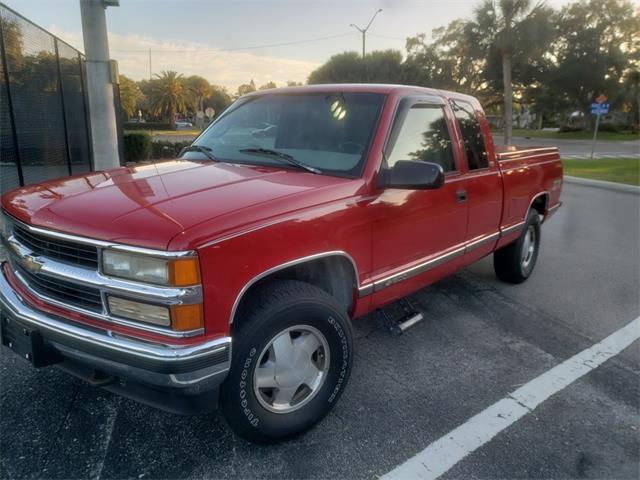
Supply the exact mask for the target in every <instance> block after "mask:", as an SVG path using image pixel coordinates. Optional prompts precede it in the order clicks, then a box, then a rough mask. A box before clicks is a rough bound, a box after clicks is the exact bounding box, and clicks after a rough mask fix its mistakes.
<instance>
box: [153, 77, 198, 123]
mask: <svg viewBox="0 0 640 480" xmlns="http://www.w3.org/2000/svg"><path fill="white" fill-rule="evenodd" d="M149 83H150V90H151V91H150V96H149V107H150V109H151V113H152V114H153V115H157V116H159V117H161V118H162V119H163V120H164V121H167V122H173V121H174V119H175V116H176V113H186V111H187V102H188V93H187V90H186V88H185V87H184V77H183V76H182V75H181V74H179V73H177V72H175V71H173V70H169V71H163V72H162V73H161V74H160V75H157V74H156V78H155V79H153V80H152V81H150V82H149Z"/></svg>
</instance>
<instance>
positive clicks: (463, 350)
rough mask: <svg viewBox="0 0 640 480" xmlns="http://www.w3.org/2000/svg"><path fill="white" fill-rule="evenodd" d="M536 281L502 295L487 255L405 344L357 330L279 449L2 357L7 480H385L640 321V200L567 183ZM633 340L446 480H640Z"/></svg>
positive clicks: (436, 302)
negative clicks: (318, 409) (315, 419)
mask: <svg viewBox="0 0 640 480" xmlns="http://www.w3.org/2000/svg"><path fill="white" fill-rule="evenodd" d="M563 201H564V206H563V208H561V209H560V211H559V212H558V214H557V215H556V216H555V217H554V218H553V219H552V220H550V221H549V223H548V224H546V225H544V226H543V233H542V242H543V243H542V251H541V255H540V258H539V259H538V264H537V267H536V271H535V273H534V275H533V277H532V278H531V279H529V281H527V282H526V283H525V284H522V285H517V286H513V285H505V284H502V283H500V282H499V281H498V280H497V279H496V278H495V277H494V275H493V270H492V263H491V259H490V258H487V259H484V260H483V261H481V262H479V263H478V264H476V265H474V266H472V267H471V268H469V269H467V270H465V271H463V272H460V273H459V274H457V275H454V276H452V277H450V278H448V279H445V280H443V281H441V282H439V283H438V284H436V285H433V286H432V287H429V288H425V289H423V290H422V291H420V292H418V293H416V294H414V295H412V297H411V298H412V300H413V301H414V302H415V304H416V305H418V306H419V308H420V309H421V311H423V312H424V314H425V317H426V319H425V320H424V321H423V322H421V323H419V324H418V325H416V326H415V327H414V328H412V329H410V330H408V331H407V332H406V333H405V334H404V335H403V336H401V337H393V336H391V335H390V334H388V333H386V332H385V331H383V330H382V329H381V328H380V327H379V321H378V317H377V315H370V316H367V317H365V318H362V319H358V320H357V321H356V322H355V330H356V334H357V340H356V342H355V346H356V359H355V362H354V369H353V372H352V376H351V380H350V383H349V386H348V388H347V390H346V391H345V393H344V395H343V397H342V399H341V401H340V402H339V403H338V404H337V406H336V408H335V409H334V410H333V411H332V413H331V414H330V415H329V416H328V417H327V418H326V419H325V420H324V421H323V422H322V423H321V424H320V425H319V426H317V427H316V428H315V429H313V430H312V431H310V432H309V433H307V434H305V435H304V436H302V437H300V438H298V439H295V440H292V441H289V442H286V443H283V444H280V445H276V446H271V447H258V446H255V445H251V444H248V443H246V442H244V441H242V440H239V439H237V438H235V437H234V436H233V435H232V434H231V433H230V432H229V431H228V430H227V429H226V427H225V425H224V422H223V421H222V420H221V419H220V418H219V417H218V416H217V415H215V414H210V415H205V416H196V417H180V416H176V415H171V414H166V413H163V412H159V411H156V410H154V409H152V408H149V407H145V406H141V405H138V404H136V403H134V402H132V401H129V400H126V399H121V398H118V397H116V396H114V395H112V394H109V393H106V392H103V391H101V390H99V389H96V388H93V387H90V386H88V385H85V384H83V383H81V382H80V381H77V380H75V379H72V378H70V377H68V376H67V375H65V374H63V373H61V372H58V371H56V370H55V369H53V368H49V369H44V370H35V369H32V368H31V367H30V366H29V365H27V364H26V363H24V362H23V361H22V360H21V359H19V358H17V357H16V356H14V355H13V354H11V353H10V352H7V351H3V352H2V353H1V354H0V381H1V394H0V395H1V403H0V407H1V409H0V442H1V443H0V453H1V456H0V476H1V477H2V478H12V479H13V478H133V479H136V478H137V479H141V478H368V479H370V478H376V477H378V476H381V475H383V474H385V473H387V472H389V471H391V470H393V469H394V468H395V467H396V466H397V465H399V464H402V463H403V462H405V461H406V460H407V459H409V458H410V457H412V456H414V455H415V454H416V453H418V452H420V451H421V450H423V449H424V448H425V447H427V446H428V445H430V444H431V443H432V442H434V441H435V440H437V439H439V438H441V437H442V436H444V435H446V434H447V433H448V432H451V431H452V430H453V429H455V428H456V427H457V426H459V425H461V424H463V423H465V422H466V420H467V419H469V418H470V417H472V416H474V415H475V414H477V413H478V412H481V411H482V410H484V409H485V408H487V407H488V406H490V405H492V404H494V403H495V402H497V401H499V400H500V399H502V398H504V397H505V396H506V395H507V394H509V393H510V392H512V391H513V390H514V389H516V388H518V387H519V386H520V385H522V384H524V383H526V382H529V381H530V380H531V379H533V378H535V377H537V376H538V375H540V374H541V373H543V372H545V371H548V370H549V369H550V368H552V367H554V366H555V365H557V364H559V363H560V362H562V361H563V360H565V359H567V358H569V357H571V356H572V355H574V354H576V353H578V352H580V351H582V350H584V349H586V348H588V347H590V346H591V345H593V344H594V343H596V342H598V341H600V340H601V339H603V338H604V337H606V336H607V335H609V334H610V333H612V332H614V331H616V330H618V329H619V328H621V327H623V326H624V325H625V324H627V323H629V322H631V321H632V320H634V319H635V318H637V317H638V315H640V301H639V291H640V270H639V265H640V252H639V245H640V238H639V236H640V233H639V232H640V225H639V219H640V197H639V196H638V195H635V194H629V193H619V192H614V191H609V190H603V189H595V188H591V187H587V186H578V185H573V184H566V185H565V188H564V194H563ZM639 380H640V346H639V344H638V342H635V343H634V344H632V346H631V347H629V348H627V349H626V350H624V351H623V352H622V353H620V354H619V355H617V356H615V357H614V358H612V359H610V360H608V361H607V362H606V363H604V364H603V365H602V366H600V367H599V368H597V369H595V370H593V371H592V372H590V373H588V374H587V375H585V376H584V377H582V378H580V379H579V380H577V381H575V382H574V383H572V384H571V385H569V386H568V387H567V388H565V389H563V390H561V391H560V392H559V393H557V394H556V395H554V396H552V397H550V398H549V399H548V400H546V401H545V402H543V403H542V404H541V405H540V406H539V407H538V408H537V409H535V410H534V411H533V412H531V413H529V414H527V415H525V416H524V417H523V418H521V419H520V420H519V421H517V422H515V423H514V424H512V425H511V426H510V427H508V428H506V429H505V430H503V431H502V432H501V433H499V434H498V435H497V436H496V437H495V438H494V439H493V440H491V441H490V442H488V443H486V444H485V445H483V446H482V447H481V448H479V449H478V450H476V451H475V452H473V453H471V454H470V455H469V456H467V457H466V458H464V459H463V460H462V461H460V462H459V463H458V464H457V465H455V466H454V467H453V468H452V469H451V470H449V471H448V472H447V473H445V475H444V478H633V479H636V478H638V477H639V475H640V467H639V465H640V453H639V452H640V440H639V439H640V420H639V419H640V416H639V413H640V412H639V409H640V381H639Z"/></svg>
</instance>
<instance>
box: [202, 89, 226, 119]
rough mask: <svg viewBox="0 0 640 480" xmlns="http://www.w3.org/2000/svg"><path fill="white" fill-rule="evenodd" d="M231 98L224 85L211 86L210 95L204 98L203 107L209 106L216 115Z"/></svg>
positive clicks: (224, 107)
mask: <svg viewBox="0 0 640 480" xmlns="http://www.w3.org/2000/svg"><path fill="white" fill-rule="evenodd" d="M231 102H232V99H231V95H229V92H227V89H226V88H225V87H221V86H219V85H212V86H211V95H209V97H208V98H207V99H206V100H205V102H204V107H205V108H207V107H211V108H213V109H214V110H215V112H216V115H219V114H221V113H222V112H223V111H224V110H225V109H226V108H227V107H228V106H229V105H231Z"/></svg>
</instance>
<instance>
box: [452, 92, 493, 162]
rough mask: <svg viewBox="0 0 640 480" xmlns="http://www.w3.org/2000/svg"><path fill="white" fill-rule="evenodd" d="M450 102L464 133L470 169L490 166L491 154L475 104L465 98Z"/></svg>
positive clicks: (461, 131)
mask: <svg viewBox="0 0 640 480" xmlns="http://www.w3.org/2000/svg"><path fill="white" fill-rule="evenodd" d="M450 104H451V109H452V110H453V114H454V116H455V118H456V122H457V123H458V127H459V128H460V133H461V135H462V141H463V145H464V154H465V157H466V159H467V165H468V167H469V171H473V170H480V169H483V168H489V155H488V154H487V147H486V145H485V143H484V135H483V134H482V129H481V128H480V122H479V121H478V117H477V115H476V112H475V109H474V108H473V105H471V104H470V103H469V102H465V101H464V100H454V99H452V100H451V101H450Z"/></svg>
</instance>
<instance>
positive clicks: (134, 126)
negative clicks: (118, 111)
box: [122, 122, 176, 130]
mask: <svg viewBox="0 0 640 480" xmlns="http://www.w3.org/2000/svg"><path fill="white" fill-rule="evenodd" d="M122 128H124V129H125V130H175V129H176V127H175V125H173V124H172V123H163V122H144V123H138V122H131V123H124V124H123V125H122Z"/></svg>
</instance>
